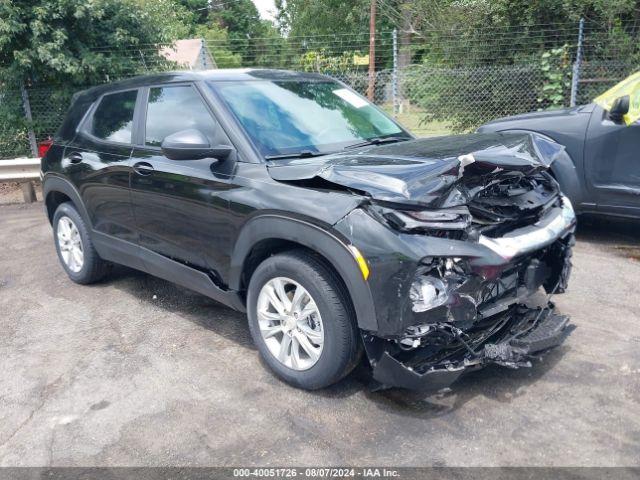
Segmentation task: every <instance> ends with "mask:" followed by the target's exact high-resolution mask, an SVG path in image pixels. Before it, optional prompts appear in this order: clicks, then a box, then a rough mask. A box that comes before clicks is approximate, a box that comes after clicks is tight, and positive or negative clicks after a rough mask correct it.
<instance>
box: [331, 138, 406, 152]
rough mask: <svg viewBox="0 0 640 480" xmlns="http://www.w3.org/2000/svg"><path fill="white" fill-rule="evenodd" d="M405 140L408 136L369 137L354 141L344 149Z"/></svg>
mask: <svg viewBox="0 0 640 480" xmlns="http://www.w3.org/2000/svg"><path fill="white" fill-rule="evenodd" d="M405 140H411V138H410V137H384V138H379V137H377V138H370V139H369V140H365V141H364V142H359V143H354V144H353V145H348V146H346V147H344V149H345V150H351V149H352V148H358V147H366V146H367V145H382V144H383V143H396V142H403V141H405Z"/></svg>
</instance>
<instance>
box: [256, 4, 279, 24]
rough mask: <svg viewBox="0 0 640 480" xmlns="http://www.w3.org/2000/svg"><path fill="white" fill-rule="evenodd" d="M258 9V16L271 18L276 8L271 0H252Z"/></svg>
mask: <svg viewBox="0 0 640 480" xmlns="http://www.w3.org/2000/svg"><path fill="white" fill-rule="evenodd" d="M253 3H255V5H256V7H257V8H258V11H259V12H260V17H262V18H264V19H266V20H273V14H274V12H275V10H276V8H275V6H274V4H273V0H253Z"/></svg>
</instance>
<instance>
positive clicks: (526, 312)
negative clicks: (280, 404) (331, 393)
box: [42, 70, 575, 390]
mask: <svg viewBox="0 0 640 480" xmlns="http://www.w3.org/2000/svg"><path fill="white" fill-rule="evenodd" d="M563 155H564V150H563V148H562V147H561V146H560V145H558V144H556V143H555V142H552V141H549V140H546V139H544V138H542V137H539V136H532V135H528V134H525V135H523V134H473V135H466V136H459V137H443V138H436V139H421V140H419V139H415V138H413V137H412V136H411V134H410V133H409V132H407V131H406V130H404V129H403V128H402V127H400V126H398V125H397V124H396V123H395V122H394V121H393V120H391V119H390V118H388V117H387V116H386V115H385V114H384V113H382V112H381V111H380V110H378V109H377V108H376V107H375V106H373V105H371V104H370V103H369V102H367V101H366V100H365V99H363V98H362V97H361V96H359V95H358V94H356V93H354V92H353V91H351V90H350V89H348V88H347V87H345V86H344V85H343V84H341V83H338V82H335V81H333V80H331V79H329V78H327V77H324V76H322V75H315V74H299V73H293V72H284V71H268V70H248V71H212V72H201V73H168V74H160V75H156V76H146V77H140V78H134V79H129V80H126V81H123V82H119V83H114V84H111V85H105V86H101V87H97V88H93V89H90V90H87V91H84V92H81V93H79V94H77V95H76V96H75V98H74V100H73V104H72V106H71V109H70V111H69V113H68V116H67V118H66V120H65V121H64V124H63V125H62V127H61V128H60V130H59V132H58V134H57V135H56V137H55V139H54V143H53V145H52V146H51V147H50V149H49V151H48V152H47V154H46V156H45V157H44V158H43V161H42V172H43V181H44V194H45V198H46V210H47V215H48V216H49V220H50V221H51V223H52V225H53V229H54V232H55V234H54V237H55V244H56V248H57V251H58V255H59V257H60V260H61V263H62V266H63V267H64V269H65V270H66V272H67V274H68V275H69V277H70V278H71V279H72V280H73V281H75V282H77V283H82V284H86V283H91V282H95V281H97V280H99V279H101V278H102V277H103V276H104V275H105V273H107V271H108V268H109V264H110V263H112V262H113V263H119V264H124V265H128V266H130V267H133V268H135V269H139V270H143V271H145V272H148V273H150V274H152V275H156V276H159V277H162V278H165V279H168V280H170V281H172V282H175V283H177V284H180V285H183V286H186V287H188V288H190V289H192V290H195V291H197V292H199V293H201V294H204V295H207V296H208V297H210V298H212V299H215V300H217V301H219V302H221V303H223V304H225V305H228V306H230V307H232V308H235V309H237V310H241V311H244V310H246V312H247V315H248V318H249V327H250V331H251V334H252V336H253V339H254V340H255V343H256V345H257V347H258V349H259V351H260V353H261V355H262V356H263V358H264V360H265V361H266V363H267V364H268V365H269V366H270V367H271V368H272V369H273V370H274V371H275V372H276V373H277V374H278V376H280V377H281V378H282V379H284V380H286V381H287V382H289V383H291V384H293V385H296V386H299V387H303V388H308V389H313V388H321V387H324V386H327V385H330V384H332V383H334V382H336V381H338V380H339V379H341V378H342V377H344V376H345V375H347V374H348V373H349V372H350V371H351V370H352V368H353V367H354V366H355V365H356V364H357V363H358V361H359V359H360V358H361V356H362V354H363V352H365V353H366V356H367V357H368V359H369V363H370V366H371V367H372V373H373V378H374V379H375V381H377V383H376V385H378V386H380V387H390V386H400V387H407V388H422V389H425V390H437V389H440V388H442V387H445V386H447V385H449V384H451V383H452V382H453V381H454V380H455V379H456V378H457V377H459V376H460V375H461V374H462V373H463V372H466V371H468V370H470V369H474V368H478V367H481V366H483V365H486V364H489V363H497V364H501V365H506V366H509V367H518V366H524V365H528V364H529V359H530V358H531V356H532V354H534V353H536V352H540V351H542V350H546V349H548V348H550V347H552V346H554V345H557V344H558V343H560V342H561V341H562V340H563V339H564V337H565V336H566V334H567V333H568V332H569V330H570V328H569V327H568V318H567V317H565V316H562V315H559V314H557V313H555V312H554V310H553V305H552V304H550V303H544V302H543V303H542V306H540V305H538V306H536V305H534V304H532V298H533V295H534V293H535V292H537V291H538V290H539V289H540V287H544V288H545V289H546V291H547V292H549V293H550V294H552V293H561V292H563V291H564V289H565V288H566V284H567V280H568V277H569V271H570V256H571V245H572V242H573V230H574V224H575V216H574V214H573V210H572V207H571V204H570V202H569V201H568V200H567V199H566V198H565V197H563V196H562V195H561V194H560V191H559V188H558V185H557V183H556V181H555V180H554V179H553V178H552V177H551V176H550V175H549V173H548V171H547V170H548V167H549V165H550V164H551V163H552V162H553V161H554V160H556V159H558V158H562V157H563ZM547 301H548V300H547Z"/></svg>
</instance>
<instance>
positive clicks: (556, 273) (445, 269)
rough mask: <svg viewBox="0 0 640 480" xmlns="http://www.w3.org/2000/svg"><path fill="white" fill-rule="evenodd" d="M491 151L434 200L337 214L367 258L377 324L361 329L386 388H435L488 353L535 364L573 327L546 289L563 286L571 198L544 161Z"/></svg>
mask: <svg viewBox="0 0 640 480" xmlns="http://www.w3.org/2000/svg"><path fill="white" fill-rule="evenodd" d="M483 154H484V161H483V162H480V161H479V160H478V158H481V157H482V156H483ZM490 158H491V157H490V156H488V155H486V151H485V152H482V154H477V152H476V153H474V154H472V155H469V157H468V158H467V159H466V162H463V161H461V162H460V163H459V168H458V169H453V170H452V171H451V170H450V171H449V172H448V174H447V175H449V176H452V177H455V180H454V181H451V182H449V181H448V180H447V179H444V180H443V178H442V177H440V180H443V181H445V182H447V183H448V184H449V186H448V188H443V189H442V190H441V191H440V195H439V196H438V198H437V199H436V200H434V201H433V202H432V203H431V204H430V207H431V208H425V207H424V206H421V205H416V204H415V203H413V202H408V203H405V204H403V205H399V204H395V203H394V202H390V201H388V199H385V200H381V201H380V200H379V201H376V200H375V199H374V200H373V201H371V202H370V203H369V204H368V205H366V206H363V207H362V208H361V209H359V211H358V212H352V213H351V214H350V215H348V216H347V217H346V218H345V219H343V221H342V222H340V223H339V224H338V225H336V226H337V227H338V229H339V230H341V231H343V232H346V231H347V230H348V231H349V233H350V235H351V237H350V238H353V241H354V243H355V244H356V245H358V246H359V248H360V250H362V251H363V253H364V255H365V257H366V258H367V260H368V261H369V262H370V263H371V272H372V273H371V277H370V279H369V282H370V284H371V287H372V291H373V292H377V294H376V293H374V302H375V303H376V312H377V313H378V319H377V323H378V329H377V330H376V331H363V340H364V345H365V350H366V353H367V355H368V357H369V361H370V364H371V366H372V370H373V378H374V379H375V380H376V381H377V382H378V384H379V386H380V387H382V388H384V387H391V386H394V387H404V388H410V389H419V390H423V391H431V392H434V391H437V390H439V389H441V388H444V387H447V386H449V385H450V384H451V383H452V382H454V381H455V380H456V379H457V378H458V377H459V376H460V375H461V374H462V373H464V372H467V371H469V370H473V369H477V368H480V367H482V366H485V365H488V364H498V365H502V366H506V367H511V368H519V367H524V366H530V365H531V363H530V360H531V359H532V358H534V357H535V356H536V355H538V354H539V353H540V352H543V351H544V350H547V349H549V348H551V347H554V346H557V345H559V344H560V343H561V342H562V341H563V340H564V339H565V337H566V336H567V335H568V333H569V332H570V331H571V328H572V327H571V326H570V325H569V319H568V317H566V316H564V315H560V314H558V313H556V312H555V310H554V305H553V304H552V303H551V302H550V299H551V296H552V295H554V294H557V293H563V292H564V291H565V289H566V287H567V282H568V278H569V275H570V271H571V247H572V246H573V244H574V236H573V233H574V229H575V215H574V212H573V208H572V206H571V204H570V202H569V200H568V199H567V198H566V197H564V196H562V195H561V193H560V191H559V188H558V185H557V183H556V182H555V180H553V178H552V177H551V176H550V175H549V173H548V172H547V171H546V170H547V166H548V165H546V164H544V163H543V162H535V159H532V160H531V161H530V162H529V164H528V165H526V162H524V161H522V162H520V165H519V166H518V167H517V168H515V167H513V163H511V166H507V165H509V161H508V159H507V158H505V157H504V156H503V157H502V158H501V159H500V160H501V162H500V163H501V165H500V166H496V163H497V162H493V163H491V162H489V161H488V160H489V159H490ZM460 169H464V173H460ZM434 205H435V206H436V208H433V207H434ZM369 219H372V220H373V222H375V224H376V225H379V226H382V227H383V229H384V231H385V232H383V230H382V229H379V227H377V226H374V223H370V222H369ZM388 232H393V233H394V235H393V239H391V238H389V237H388ZM370 239H375V240H373V241H372V240H370ZM356 242H357V243H356ZM380 242H382V243H383V244H384V246H383V247H380V246H379V244H380ZM388 249H391V250H392V251H393V252H394V254H393V255H388V254H387V253H385V252H384V251H385V250H388ZM541 289H544V291H545V292H546V298H544V296H543V294H542V293H541V291H540V290H541Z"/></svg>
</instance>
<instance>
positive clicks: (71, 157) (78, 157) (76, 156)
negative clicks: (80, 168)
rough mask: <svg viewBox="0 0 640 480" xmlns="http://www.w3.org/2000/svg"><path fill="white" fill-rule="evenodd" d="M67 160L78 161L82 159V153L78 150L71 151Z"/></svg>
mask: <svg viewBox="0 0 640 480" xmlns="http://www.w3.org/2000/svg"><path fill="white" fill-rule="evenodd" d="M69 161H70V162H71V163H80V162H81V161H82V154H81V153H80V152H73V153H71V154H70V155H69Z"/></svg>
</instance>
